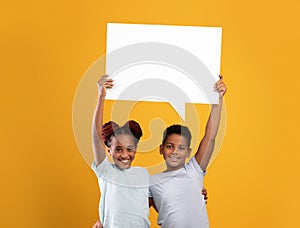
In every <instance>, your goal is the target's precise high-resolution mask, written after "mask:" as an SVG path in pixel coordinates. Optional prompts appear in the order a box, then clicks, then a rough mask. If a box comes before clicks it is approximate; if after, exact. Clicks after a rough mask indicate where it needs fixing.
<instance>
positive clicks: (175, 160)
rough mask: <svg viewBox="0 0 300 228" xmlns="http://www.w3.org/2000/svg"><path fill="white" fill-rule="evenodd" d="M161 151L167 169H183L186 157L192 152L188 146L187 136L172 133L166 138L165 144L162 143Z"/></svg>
mask: <svg viewBox="0 0 300 228" xmlns="http://www.w3.org/2000/svg"><path fill="white" fill-rule="evenodd" d="M160 153H161V154H162V155H163V157H164V159H165V162H166V165H167V171H174V170H177V169H181V168H182V167H183V166H184V164H185V160H186V158H188V157H189V156H190V154H191V149H190V148H189V147H188V144H187V139H186V137H185V136H182V135H178V134H175V133H174V134H171V135H169V136H168V138H167V139H166V140H165V142H164V144H162V145H160Z"/></svg>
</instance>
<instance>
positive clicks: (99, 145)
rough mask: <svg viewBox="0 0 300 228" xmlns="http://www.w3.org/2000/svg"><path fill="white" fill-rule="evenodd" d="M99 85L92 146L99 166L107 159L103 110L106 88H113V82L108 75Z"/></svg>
mask: <svg viewBox="0 0 300 228" xmlns="http://www.w3.org/2000/svg"><path fill="white" fill-rule="evenodd" d="M97 85H98V102H97V106H96V109H95V112H94V117H93V122H92V145H93V152H94V161H95V163H96V166H98V165H99V164H100V163H101V162H102V161H103V160H104V158H105V156H106V151H105V146H104V143H103V141H102V137H101V132H102V125H103V109H104V100H105V95H106V88H112V87H113V80H112V79H108V76H107V75H103V76H102V77H101V78H100V79H99V80H98V82H97Z"/></svg>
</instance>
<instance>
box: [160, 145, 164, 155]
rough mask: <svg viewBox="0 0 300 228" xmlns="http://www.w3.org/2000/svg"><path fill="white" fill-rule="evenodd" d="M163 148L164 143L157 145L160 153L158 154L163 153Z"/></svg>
mask: <svg viewBox="0 0 300 228" xmlns="http://www.w3.org/2000/svg"><path fill="white" fill-rule="evenodd" d="M163 149H164V145H163V144H161V145H160V146H159V153H160V154H163Z"/></svg>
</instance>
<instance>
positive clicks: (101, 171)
mask: <svg viewBox="0 0 300 228" xmlns="http://www.w3.org/2000/svg"><path fill="white" fill-rule="evenodd" d="M110 166H111V163H110V162H109V161H108V158H107V156H106V157H105V158H104V160H103V161H102V162H101V163H100V164H99V165H98V166H96V163H95V161H93V163H92V166H91V167H92V170H93V171H94V172H95V174H96V176H97V177H98V178H100V177H101V176H102V177H103V176H105V175H106V173H107V170H108V169H109V167H110Z"/></svg>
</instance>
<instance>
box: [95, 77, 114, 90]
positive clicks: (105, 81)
mask: <svg viewBox="0 0 300 228" xmlns="http://www.w3.org/2000/svg"><path fill="white" fill-rule="evenodd" d="M113 82H114V80H112V79H111V78H109V76H108V75H103V76H101V77H100V79H99V80H98V81H97V84H98V85H99V86H101V87H104V88H112V87H113V86H114V84H113Z"/></svg>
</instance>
